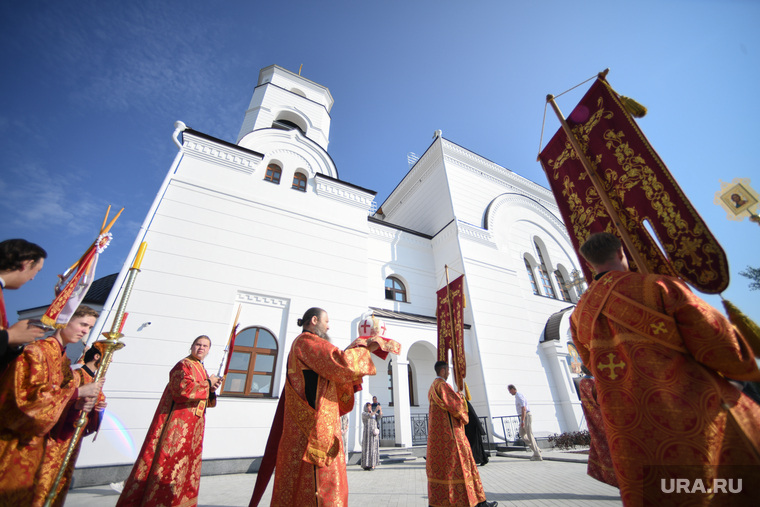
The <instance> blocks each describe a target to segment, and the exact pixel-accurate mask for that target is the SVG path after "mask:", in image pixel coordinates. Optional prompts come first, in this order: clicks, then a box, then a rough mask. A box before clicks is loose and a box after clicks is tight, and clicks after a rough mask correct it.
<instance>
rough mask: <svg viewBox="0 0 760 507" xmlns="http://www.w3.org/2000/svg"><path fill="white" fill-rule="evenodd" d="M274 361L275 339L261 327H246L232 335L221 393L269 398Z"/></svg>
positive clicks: (275, 359) (275, 357)
mask: <svg viewBox="0 0 760 507" xmlns="http://www.w3.org/2000/svg"><path fill="white" fill-rule="evenodd" d="M276 364H277V339H276V338H275V337H274V335H273V334H272V333H270V332H269V331H267V330H266V329H264V328H263V327H249V328H246V329H243V330H242V331H240V332H239V333H238V334H237V336H236V337H235V347H234V351H233V353H232V357H231V358H230V369H229V371H228V372H227V376H226V377H225V379H224V385H223V386H222V394H223V395H231V396H250V397H254V398H271V397H272V387H273V384H274V382H273V381H274V369H275V365H276Z"/></svg>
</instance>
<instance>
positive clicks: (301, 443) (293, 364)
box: [251, 308, 379, 507]
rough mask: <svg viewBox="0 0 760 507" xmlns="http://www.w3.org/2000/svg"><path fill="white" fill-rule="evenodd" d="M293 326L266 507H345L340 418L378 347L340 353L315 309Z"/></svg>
mask: <svg viewBox="0 0 760 507" xmlns="http://www.w3.org/2000/svg"><path fill="white" fill-rule="evenodd" d="M298 325H299V326H303V332H302V333H301V334H300V335H298V337H297V338H296V339H295V341H294V342H293V345H292V347H291V349H290V355H289V356H288V362H287V365H288V366H287V367H288V371H287V377H286V382H285V388H284V390H283V397H284V414H283V420H282V427H281V431H282V434H281V437H280V442H279V447H278V448H277V458H276V459H277V460H276V465H275V478H274V489H273V492H272V501H271V505H273V506H277V507H288V506H289V507H308V506H319V507H323V506H325V507H327V506H331V507H346V506H347V505H348V479H347V477H346V459H345V450H344V449H343V438H342V435H341V427H340V416H341V414H345V413H348V412H350V411H351V410H352V409H353V406H354V386H355V385H356V384H361V381H362V377H363V376H364V375H374V374H375V365H374V363H373V362H372V358H371V357H370V350H376V349H377V347H378V346H379V343H376V340H377V339H376V338H375V337H373V338H370V339H368V340H367V342H366V343H365V342H361V344H357V342H354V344H352V345H351V346H350V347H349V348H348V349H347V350H345V351H343V350H340V349H339V348H337V347H336V346H334V345H332V344H331V343H330V341H329V338H328V336H327V331H328V329H329V318H328V315H327V312H325V311H324V310H322V309H320V308H310V309H309V310H307V311H306V313H305V314H304V316H303V318H302V319H299V320H298ZM276 429H277V428H275V427H273V428H272V431H273V432H274V431H275V430H276ZM271 439H272V435H271V434H270V440H271ZM265 459H266V456H265ZM264 486H265V485H264ZM256 497H257V495H256V490H254V495H253V498H252V499H251V505H255V504H257V503H258V499H257V498H256Z"/></svg>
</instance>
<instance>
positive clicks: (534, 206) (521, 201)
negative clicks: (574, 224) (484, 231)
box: [486, 194, 571, 243]
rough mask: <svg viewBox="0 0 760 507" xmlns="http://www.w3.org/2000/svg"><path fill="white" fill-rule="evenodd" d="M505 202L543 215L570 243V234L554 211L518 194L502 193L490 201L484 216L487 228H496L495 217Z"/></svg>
mask: <svg viewBox="0 0 760 507" xmlns="http://www.w3.org/2000/svg"><path fill="white" fill-rule="evenodd" d="M505 204H506V205H510V206H520V207H523V208H527V209H530V210H532V211H534V212H535V213H536V214H538V215H540V216H542V217H544V218H545V219H546V220H547V221H548V222H549V223H551V224H552V226H554V229H555V230H556V231H557V232H558V233H559V234H561V235H562V237H563V238H564V239H565V240H566V241H567V242H568V243H571V241H570V235H569V234H568V233H567V228H566V227H565V224H564V223H563V222H562V221H561V220H560V219H559V218H557V216H556V215H555V214H554V213H552V212H551V211H550V210H549V209H548V208H546V207H545V206H544V205H543V204H541V203H539V202H538V201H536V200H534V199H531V198H530V197H526V196H524V195H519V194H506V195H504V194H503V195H500V196H498V197H497V198H496V199H494V200H493V201H492V202H491V204H490V205H489V207H488V216H487V217H486V223H487V224H488V230H495V229H496V228H497V225H496V220H495V219H496V216H497V214H498V211H499V209H500V208H501V207H502V206H504V205H505Z"/></svg>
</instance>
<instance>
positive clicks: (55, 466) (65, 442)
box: [32, 306, 106, 507]
mask: <svg viewBox="0 0 760 507" xmlns="http://www.w3.org/2000/svg"><path fill="white" fill-rule="evenodd" d="M77 315H85V316H86V317H88V320H89V321H90V322H92V325H94V324H95V320H96V319H97V318H98V312H96V311H95V310H93V309H92V308H90V307H88V306H80V307H79V308H77V310H76V312H75V313H74V316H73V318H72V319H71V321H70V323H69V325H68V326H67V327H66V328H64V329H63V330H62V332H67V331H68V329H69V326H70V325H71V324H72V323H74V324H76V322H77V319H76V317H77ZM101 356H102V355H101V353H100V351H99V350H98V349H97V348H96V347H91V348H90V349H89V350H88V351H87V352H86V353H85V355H84V365H83V366H82V367H81V368H78V369H76V370H74V376H75V377H77V378H78V380H79V385H85V384H89V383H91V382H93V381H94V380H95V372H96V371H97V368H98V365H99V364H100V358H101ZM83 402H84V400H79V401H77V400H70V401H69V403H68V405H67V406H66V408H65V409H64V410H63V413H62V414H61V417H60V419H58V422H57V423H56V425H55V426H54V427H53V429H52V430H51V431H50V433H49V434H48V435H47V436H46V438H45V454H44V457H43V459H42V464H41V465H40V469H39V472H38V473H37V481H36V486H35V488H34V500H33V502H32V506H33V507H41V506H43V505H44V504H45V500H46V498H47V496H48V494H50V489H51V488H52V487H53V483H54V482H55V479H56V476H57V475H58V470H59V469H60V467H61V464H62V463H63V460H64V459H65V457H66V453H67V451H68V449H69V445H70V443H71V439H72V438H73V437H74V432H75V430H76V422H77V419H79V417H80V415H81V414H82V412H84V411H85V409H86V408H89V407H91V406H92V404H85V403H83ZM105 408H106V396H105V395H104V394H103V393H102V392H101V393H100V395H98V398H97V402H96V403H95V405H94V410H92V411H90V412H89V415H88V419H87V425H86V426H85V428H84V432H83V433H82V436H83V437H85V436H87V435H91V434H92V433H95V432H96V431H98V428H99V427H100V421H101V419H102V418H103V410H105ZM81 447H82V440H81V439H80V440H79V444H78V445H77V446H76V447H75V448H74V451H73V453H72V456H71V458H70V459H69V462H68V464H67V466H66V472H65V473H64V474H63V476H62V478H61V481H60V482H59V484H58V487H57V488H56V496H55V497H54V498H53V501H52V504H51V505H53V506H54V507H60V506H61V505H63V504H64V502H65V501H66V495H67V494H68V491H69V486H70V485H71V477H72V475H73V474H74V465H75V464H76V460H77V457H78V456H79V450H80V448H81Z"/></svg>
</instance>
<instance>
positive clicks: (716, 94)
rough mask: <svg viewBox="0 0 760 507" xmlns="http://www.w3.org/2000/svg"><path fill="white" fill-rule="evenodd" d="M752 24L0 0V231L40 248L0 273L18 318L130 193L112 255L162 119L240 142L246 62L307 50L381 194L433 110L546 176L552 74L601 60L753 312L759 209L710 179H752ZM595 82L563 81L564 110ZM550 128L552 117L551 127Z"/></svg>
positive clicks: (43, 297)
mask: <svg viewBox="0 0 760 507" xmlns="http://www.w3.org/2000/svg"><path fill="white" fill-rule="evenodd" d="M758 26H760V2H756V1H753V0H744V1H742V0H671V1H650V0H638V1H635V2H629V1H625V2H624V1H615V0H607V1H583V2H566V1H538V0H537V1H531V2H524V1H516V0H494V1H486V0H481V1H470V2H461V1H451V0H437V1H432V0H405V1H393V0H392V1H382V2H381V1H375V2H369V1H361V2H357V1H331V0H319V1H306V0H303V1H278V2H263V1H242V0H238V1H235V0H228V1H195V0H185V1H181V2H180V1H173V0H171V1H169V0H161V1H134V2H109V1H76V0H70V1H60V0H56V1H29V0H27V1H17V0H6V1H4V2H2V4H0V69H2V76H3V78H2V79H0V217H2V219H1V220H0V239H6V238H10V237H23V238H26V239H29V240H31V241H34V242H36V243H39V244H40V245H42V246H43V247H45V248H46V249H47V250H48V252H49V258H48V260H47V263H46V266H45V269H44V270H43V271H42V273H41V274H40V275H39V276H38V277H37V278H36V279H35V280H34V281H32V282H30V283H28V284H27V285H26V286H24V287H22V288H21V289H20V290H18V291H9V292H7V293H6V296H5V299H6V305H7V306H8V309H9V313H10V314H11V316H12V318H11V320H13V316H14V315H15V312H16V311H17V310H19V309H22V308H28V307H34V306H42V305H45V304H48V303H49V302H50V301H51V300H52V297H53V292H52V288H53V285H54V283H55V280H56V275H57V274H58V273H61V272H62V271H63V270H64V269H65V268H66V267H68V266H69V265H70V264H71V263H72V262H73V261H75V260H76V259H77V258H78V256H79V255H81V253H83V251H84V249H85V248H86V247H87V246H88V245H89V244H90V243H91V242H92V240H93V239H94V236H95V234H96V233H97V230H98V228H99V227H100V224H101V221H102V219H103V214H104V212H105V209H106V207H107V206H108V205H109V204H112V205H113V206H114V208H116V209H118V208H120V207H122V206H123V207H124V208H125V211H124V213H123V215H122V217H121V218H120V219H119V221H118V222H117V224H116V226H115V227H114V229H113V233H114V240H113V242H112V243H111V246H110V247H109V248H108V249H107V250H106V252H105V253H104V254H103V255H102V256H101V261H100V264H99V266H98V275H99V276H104V275H107V274H109V273H113V272H116V271H118V270H119V268H120V266H121V264H122V263H123V262H124V261H125V257H126V255H127V253H128V250H129V248H130V246H131V244H132V242H133V240H134V237H135V235H136V233H137V231H138V228H139V225H140V223H141V222H142V220H143V219H144V217H145V214H146V212H147V211H148V208H149V207H150V204H151V203H152V201H153V198H154V196H155V194H156V192H157V190H158V187H159V185H160V183H161V181H162V180H163V178H164V176H165V174H166V172H167V170H168V169H169V166H170V164H171V162H172V160H173V158H174V156H175V154H176V151H177V150H176V147H175V146H174V144H173V143H172V141H171V133H172V131H173V123H174V122H175V121H176V120H182V121H184V122H185V123H186V124H187V125H188V126H190V127H191V128H193V129H195V130H199V131H201V132H204V133H207V134H210V135H212V136H215V137H218V138H220V139H224V140H226V141H230V142H235V140H236V137H237V133H238V130H239V129H240V125H241V123H242V120H243V114H244V112H245V108H246V107H247V105H248V103H249V101H250V99H251V94H252V92H253V88H254V86H255V84H256V80H257V77H258V72H259V70H260V69H261V68H262V67H266V66H268V65H272V64H277V65H280V66H282V67H285V68H287V69H289V70H291V71H294V72H298V69H299V66H300V65H301V64H303V71H302V75H303V76H304V77H307V78H309V79H311V80H313V81H315V82H317V83H320V84H323V85H325V86H327V87H328V88H329V89H330V91H331V93H332V95H333V98H334V99H335V105H334V107H333V109H332V129H331V133H330V146H329V152H330V154H331V155H332V157H333V159H334V160H335V163H336V165H337V167H338V171H339V175H340V177H341V179H343V180H346V181H348V182H350V183H353V184H356V185H360V186H362V187H365V188H370V189H373V190H375V191H377V192H378V196H377V198H378V204H380V203H382V201H383V200H384V199H385V198H386V197H387V196H388V194H389V192H390V191H392V190H393V188H394V187H395V186H396V184H397V183H398V182H399V180H400V179H401V178H402V177H403V176H404V174H405V173H406V172H407V170H408V166H407V162H406V154H407V152H410V151H412V152H416V153H418V154H421V153H423V152H424V151H425V149H426V148H427V147H428V145H429V143H430V142H431V139H432V135H433V132H434V131H435V130H436V129H441V130H442V131H443V136H444V137H445V138H446V139H449V140H451V141H453V142H455V143H457V144H460V145H462V146H464V147H466V148H468V149H470V150H472V151H474V152H476V153H478V154H480V155H482V156H483V157H486V158H488V159H490V160H492V161H494V162H496V163H498V164H500V165H502V166H505V167H507V168H509V169H511V170H513V171H514V172H516V173H518V174H520V175H522V176H525V177H527V178H529V179H531V180H533V181H535V182H538V183H540V184H542V185H544V186H547V183H546V179H545V177H544V174H543V171H542V170H541V168H540V166H539V164H538V163H537V162H536V155H537V153H538V149H539V140H540V135H541V125H542V118H543V114H544V105H545V97H546V94H547V93H552V94H555V95H557V94H559V93H561V92H563V91H565V90H567V89H569V88H571V87H572V86H574V85H576V84H578V83H580V82H581V81H584V80H585V79H587V78H589V77H591V76H593V75H595V74H596V73H597V72H599V71H601V70H603V69H605V68H607V67H609V68H610V69H611V72H610V74H609V76H608V80H609V82H610V83H611V84H612V86H613V87H614V88H615V89H616V90H617V91H618V92H620V93H622V94H624V95H629V96H632V97H634V98H636V99H637V100H639V101H640V102H641V103H643V104H644V105H646V106H647V107H648V108H649V115H648V116H647V117H646V118H644V119H642V120H640V122H639V124H640V125H641V127H642V129H643V131H644V132H645V134H646V135H647V136H648V137H649V139H650V141H651V142H652V144H653V146H654V147H655V149H656V150H657V151H658V152H659V154H660V155H661V157H662V158H663V159H664V161H665V163H666V164H667V165H668V166H669V168H670V170H671V172H672V173H673V175H674V177H675V178H676V180H677V181H678V182H679V183H680V185H681V187H682V188H683V190H684V192H685V193H686V195H687V196H688V197H689V198H690V199H691V201H692V203H693V204H694V206H695V207H696V209H697V210H698V211H699V213H700V214H701V215H702V217H703V218H704V219H705V221H706V222H707V224H708V225H709V227H710V228H711V230H712V232H713V233H714V234H715V235H716V237H717V238H718V240H719V241H720V243H721V244H722V246H723V247H724V249H725V250H726V252H727V254H728V257H729V263H730V267H731V277H732V279H731V284H730V287H729V289H728V291H726V293H724V295H725V297H727V298H728V299H731V300H732V301H733V302H734V303H735V304H737V305H738V306H740V307H741V308H742V309H743V310H744V311H745V312H746V313H748V314H749V315H751V316H752V317H753V318H754V319H755V320H756V321H759V322H760V304H758V302H757V301H758V295H760V294H759V293H758V292H755V293H754V294H753V293H752V292H750V291H749V290H748V280H747V279H746V278H744V277H742V276H740V275H738V271H740V270H742V269H744V268H745V267H746V266H747V265H752V266H756V267H758V266H760V256H758V246H760V227H758V226H757V225H756V224H752V223H750V222H749V221H747V220H745V221H743V222H731V221H728V220H727V219H726V212H725V211H723V210H722V209H721V208H719V207H718V206H716V205H715V204H713V198H714V194H715V192H716V191H717V190H718V189H719V188H720V184H719V181H718V180H723V181H731V180H732V179H733V178H736V177H749V178H754V180H753V182H752V183H753V185H754V186H755V188H756V189H758V188H760V177H759V176H760V171H759V170H758V161H757V156H756V151H757V138H758V134H760V128H759V127H758V119H759V118H760V106H758V98H757V91H758V84H759V83H760V30H758ZM587 86H588V85H586V86H584V87H581V88H579V89H578V90H577V91H576V92H573V93H570V94H567V95H565V96H563V97H562V98H561V99H560V100H559V105H560V107H561V108H562V109H563V111H565V112H566V114H569V112H570V111H571V110H572V108H573V106H574V105H575V103H576V102H577V100H578V99H579V98H580V96H581V95H582V94H583V93H584V92H585V90H586V89H587ZM557 127H558V124H557V120H556V119H554V118H552V117H547V125H546V132H545V134H544V144H545V143H546V141H547V140H548V139H549V138H550V137H551V135H553V133H554V131H555V130H556V129H557ZM147 255H150V253H149V252H148V254H147ZM709 301H710V302H711V303H713V304H719V303H718V302H717V301H718V300H717V298H715V297H713V298H710V299H709Z"/></svg>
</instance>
